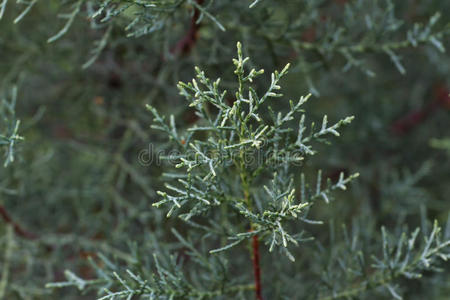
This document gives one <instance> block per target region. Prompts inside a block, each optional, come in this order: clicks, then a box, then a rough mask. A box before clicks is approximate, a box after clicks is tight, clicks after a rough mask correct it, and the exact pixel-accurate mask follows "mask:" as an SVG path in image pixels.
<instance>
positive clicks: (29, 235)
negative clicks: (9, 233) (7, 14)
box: [0, 205, 37, 240]
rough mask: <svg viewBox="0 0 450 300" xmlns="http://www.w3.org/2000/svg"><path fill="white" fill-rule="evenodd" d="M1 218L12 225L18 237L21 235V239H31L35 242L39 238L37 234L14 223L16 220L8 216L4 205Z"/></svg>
mask: <svg viewBox="0 0 450 300" xmlns="http://www.w3.org/2000/svg"><path fill="white" fill-rule="evenodd" d="M0 216H1V217H2V218H3V220H4V221H5V222H6V223H9V224H11V225H12V227H13V229H14V232H15V233H16V234H17V235H20V236H21V237H23V238H26V239H29V240H34V239H36V238H37V236H36V235H35V234H33V233H31V232H28V231H26V230H24V229H23V228H22V227H21V226H20V225H19V224H18V223H16V222H14V220H13V219H12V218H11V217H10V215H9V214H8V211H7V210H6V209H5V208H4V207H3V206H2V205H0Z"/></svg>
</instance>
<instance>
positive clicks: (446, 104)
mask: <svg viewBox="0 0 450 300" xmlns="http://www.w3.org/2000/svg"><path fill="white" fill-rule="evenodd" d="M449 93H450V90H449V89H448V88H446V87H445V86H443V85H439V86H437V88H436V89H435V99H434V101H432V102H430V103H429V104H428V105H426V106H425V107H423V108H421V109H418V110H414V111H411V112H410V113H408V114H407V115H405V116H403V117H401V118H399V119H398V120H396V121H394V122H393V123H392V125H391V130H392V132H393V133H394V134H395V135H403V134H406V133H408V132H410V131H411V130H412V129H413V128H414V127H416V126H417V125H419V124H421V123H422V122H424V121H425V120H426V119H427V118H428V117H429V116H430V114H431V113H433V112H434V111H435V110H436V109H437V108H439V107H441V108H444V109H450V96H449Z"/></svg>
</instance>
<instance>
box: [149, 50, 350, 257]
mask: <svg viewBox="0 0 450 300" xmlns="http://www.w3.org/2000/svg"><path fill="white" fill-rule="evenodd" d="M237 49H238V57H237V58H236V59H234V60H233V63H234V65H235V67H236V69H235V71H234V73H235V74H236V76H237V81H238V88H237V91H236V92H235V94H234V97H235V98H234V97H233V98H232V100H231V101H232V102H233V104H232V105H231V104H228V103H227V99H229V98H227V96H226V95H227V91H221V89H220V86H219V84H220V79H217V80H215V81H211V80H210V79H208V78H207V77H206V75H205V73H204V72H203V71H201V70H200V69H198V68H197V69H196V72H197V80H198V82H197V80H196V79H193V80H192V83H188V84H186V83H183V82H180V83H179V84H178V88H179V90H180V94H181V95H182V96H184V97H185V98H187V100H188V101H189V106H190V107H194V108H195V113H196V115H197V116H199V118H200V120H201V121H199V122H197V124H196V125H195V126H193V127H191V128H187V130H186V131H187V136H180V135H179V133H178V132H177V129H176V124H175V121H174V116H173V115H172V116H171V118H170V120H171V124H170V126H168V125H166V124H165V123H163V118H162V117H160V115H159V114H158V112H157V111H156V110H155V109H154V108H153V107H151V106H148V108H149V109H150V111H151V112H152V113H153V115H154V117H155V121H156V122H158V123H159V125H156V126H153V127H154V128H156V129H160V130H163V131H165V132H166V133H167V134H168V135H169V136H170V137H171V138H172V139H173V140H174V141H176V142H177V143H178V145H181V150H180V154H179V155H177V159H179V163H178V164H177V165H176V167H177V168H184V169H185V170H186V171H185V172H183V173H179V174H171V176H174V177H179V179H178V184H179V186H173V185H171V184H166V188H167V189H169V190H170V191H171V193H172V194H171V195H169V194H168V193H166V192H161V191H160V192H158V194H159V195H161V196H162V197H163V200H161V201H159V202H157V203H155V204H154V206H156V207H159V206H161V205H164V204H168V205H169V206H170V210H169V212H168V214H167V215H168V216H170V215H172V213H173V212H174V211H177V210H178V209H180V210H182V211H183V213H182V214H181V215H180V217H181V218H182V219H183V220H186V221H188V220H191V219H192V218H193V217H195V216H197V215H206V213H207V212H208V210H210V209H212V208H214V207H222V206H229V207H231V208H232V209H233V208H234V209H235V210H236V211H237V212H238V213H239V214H240V215H241V216H242V217H243V218H244V219H246V222H247V223H248V224H251V226H250V227H251V229H252V231H251V232H250V233H246V232H238V233H235V234H234V235H231V236H228V237H227V238H228V240H231V241H232V243H231V244H229V245H226V246H224V247H222V248H220V249H215V250H212V251H211V252H212V253H216V252H218V251H222V250H226V249H229V248H230V247H232V246H235V245H237V244H239V243H240V242H242V241H243V240H246V239H249V238H251V237H252V236H254V235H260V236H261V238H262V239H263V240H264V241H265V242H266V243H267V244H269V245H270V251H272V249H273V248H274V246H278V245H282V246H283V247H284V248H285V249H284V252H285V253H286V254H287V255H288V256H289V257H290V259H291V260H295V259H294V257H293V256H292V254H290V252H289V251H288V250H287V249H286V248H287V244H288V242H289V243H293V244H295V245H298V242H300V241H302V238H301V235H298V236H299V238H298V239H296V238H295V237H293V234H290V233H288V232H287V231H286V230H285V228H284V225H283V224H284V223H286V222H288V221H289V220H291V219H298V220H305V219H306V216H307V214H308V210H309V207H310V206H311V205H313V202H314V200H316V199H317V198H318V197H323V198H324V199H325V201H326V202H328V196H327V194H328V192H329V191H330V190H333V189H336V188H341V189H344V190H345V188H346V186H345V185H346V184H347V183H348V182H349V181H350V180H351V179H353V178H355V177H356V176H357V174H356V175H353V176H350V177H348V178H344V174H343V173H341V175H340V178H339V181H338V182H337V183H336V184H334V185H332V184H331V182H328V185H327V187H326V188H324V189H322V186H321V182H320V180H321V173H320V172H319V175H318V179H317V188H316V190H315V191H314V193H311V192H310V191H308V193H307V191H306V189H307V186H306V184H305V182H304V180H302V183H301V186H300V188H299V189H300V191H301V195H302V196H303V198H302V199H301V201H299V200H296V195H295V188H294V184H293V182H294V172H296V171H295V170H292V168H291V167H292V166H295V165H297V166H299V165H300V163H301V161H302V160H304V159H305V157H307V156H309V155H313V154H314V151H313V150H312V146H311V142H312V141H315V140H319V141H322V142H324V141H326V140H325V137H326V136H327V135H330V134H332V135H336V136H339V133H338V132H337V129H339V128H340V127H341V126H342V125H344V124H348V123H350V122H351V120H352V119H353V117H348V118H345V119H343V120H341V121H339V122H338V123H336V124H334V125H332V126H329V127H327V117H326V116H324V117H323V121H322V125H321V127H320V129H319V130H315V128H314V123H313V124H312V125H311V126H310V133H309V134H305V131H306V130H307V128H306V126H305V124H304V123H305V115H304V114H302V115H301V117H299V116H298V115H299V114H300V113H302V112H304V110H303V106H302V105H303V104H304V103H305V102H306V101H307V100H308V98H309V97H310V95H308V96H306V97H300V99H299V100H298V101H297V102H296V103H295V102H294V101H292V100H291V101H289V104H290V109H289V110H288V111H287V112H286V113H282V112H281V111H279V112H275V111H274V110H273V109H272V108H271V106H268V105H267V103H265V102H266V101H268V102H269V101H270V100H272V99H273V98H279V97H282V94H280V93H279V92H278V90H280V89H281V87H280V86H279V85H278V84H279V81H280V79H281V78H282V77H283V76H284V75H286V74H287V72H288V68H289V65H286V66H285V67H284V68H283V70H282V71H281V72H278V71H275V72H274V73H272V74H271V83H270V86H269V88H268V89H267V90H266V91H265V92H264V93H263V94H262V95H261V96H259V95H258V94H257V92H256V91H255V89H254V88H253V87H252V86H251V83H252V82H253V81H254V80H256V77H257V76H259V75H261V74H263V72H264V71H263V70H259V71H256V70H255V69H251V70H250V71H249V72H248V73H246V71H245V65H246V63H247V62H248V60H249V58H244V57H243V56H242V49H241V44H240V43H238V44H237ZM277 101H280V100H277ZM264 109H267V110H268V111H269V114H268V115H267V116H264V115H262V111H264ZM213 110H215V112H213ZM295 119H297V121H299V125H298V129H296V130H295V131H297V132H296V136H294V134H293V132H294V129H293V128H292V122H291V121H293V120H295ZM201 133H205V134H203V136H201ZM198 136H201V139H198V138H196V137H198ZM181 141H183V143H182V142H181ZM297 172H298V171H297ZM301 176H302V178H304V174H302V175H301ZM236 178H240V181H236ZM269 178H272V179H271V180H270V179H269ZM261 186H262V187H264V189H263V190H261V188H260V187H261ZM268 186H270V188H269V187H268ZM258 190H259V191H258ZM306 194H308V195H307V196H306ZM255 201H257V205H256V204H255ZM185 206H187V207H188V208H185ZM226 217H227V216H221V217H220V219H223V218H226ZM244 230H245V229H244ZM296 234H298V233H296Z"/></svg>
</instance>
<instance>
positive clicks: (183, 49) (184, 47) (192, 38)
mask: <svg viewBox="0 0 450 300" xmlns="http://www.w3.org/2000/svg"><path fill="white" fill-rule="evenodd" d="M197 4H198V5H202V4H203V0H197ZM199 17H200V11H199V10H198V9H197V8H195V9H194V15H193V16H192V18H191V25H190V27H189V30H188V32H187V33H186V34H185V35H184V37H183V38H182V39H181V40H180V41H178V43H177V44H176V45H175V47H173V48H172V50H171V51H170V52H171V53H172V54H188V53H189V52H191V50H192V48H193V47H194V45H195V42H196V41H197V39H198V30H199V29H200V24H199V23H197V22H198V19H199Z"/></svg>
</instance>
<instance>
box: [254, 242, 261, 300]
mask: <svg viewBox="0 0 450 300" xmlns="http://www.w3.org/2000/svg"><path fill="white" fill-rule="evenodd" d="M252 251H253V273H254V275H255V293H256V299H257V300H262V299H263V298H262V290H261V268H260V265H259V241H258V235H254V236H253V239H252Z"/></svg>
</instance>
